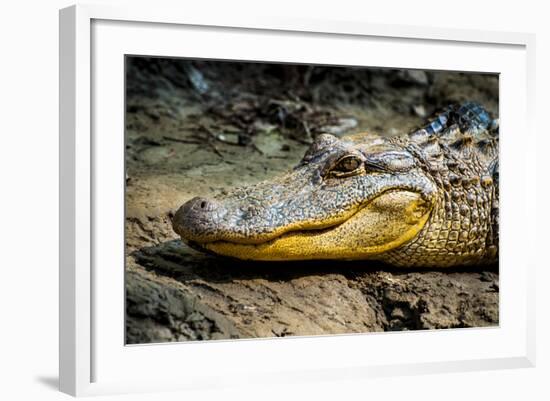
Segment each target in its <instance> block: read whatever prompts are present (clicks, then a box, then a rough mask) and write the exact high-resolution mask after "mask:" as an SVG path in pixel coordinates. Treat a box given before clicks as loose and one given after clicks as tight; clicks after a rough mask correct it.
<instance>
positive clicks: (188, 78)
mask: <svg viewBox="0 0 550 401" xmlns="http://www.w3.org/2000/svg"><path fill="white" fill-rule="evenodd" d="M126 83H127V90H126V96H127V113H126V167H127V172H126V174H127V177H126V181H127V188H126V298H127V317H126V340H127V343H129V344H135V343H150V342H166V341H187V340H215V339H227V338H250V337H274V336H277V337H281V336H288V335H316V334H337V333H360V332H371V331H386V330H417V329H440V328H460V327H479V326H492V325H497V324H498V316H499V314H498V299H499V286H498V282H499V280H498V278H499V277H498V267H497V266H490V267H484V268H469V269H466V268H464V269H453V270H448V269H446V270H438V269H415V270H410V269H409V270H398V269H395V268H392V267H390V266H386V265H383V264H381V263H377V262H366V261H365V262H307V263H297V262H292V263H251V262H247V263H244V262H236V261H233V260H226V259H224V258H219V257H214V256H209V255H204V254H202V253H199V252H197V251H194V250H192V249H191V248H189V247H187V246H186V245H185V244H183V243H182V242H181V241H180V240H179V239H178V237H177V235H176V234H175V233H174V232H173V231H172V228H171V223H170V219H171V217H172V216H173V214H174V212H175V211H176V210H177V208H178V207H179V206H180V205H181V204H182V203H184V202H185V201H187V200H189V199H190V198H192V197H194V196H210V195H212V194H215V193H217V192H219V191H221V190H222V189H224V188H228V187H232V186H238V185H239V186H240V185H246V184H249V183H255V182H258V181H261V180H264V179H268V178H269V177H272V176H274V175H277V174H278V173H280V172H282V171H285V170H287V169H289V168H291V167H292V166H294V165H295V164H296V163H297V162H298V161H299V160H300V159H301V157H302V156H303V153H304V152H305V150H306V149H307V147H308V143H310V142H311V140H312V138H314V137H315V135H317V134H319V133H322V132H330V133H333V134H335V135H345V134H348V133H353V132H357V131H373V132H376V133H379V134H383V135H397V134H400V133H404V132H407V131H410V130H411V129H413V128H414V127H416V126H419V125H421V124H422V123H423V122H424V121H425V119H426V118H427V117H429V116H430V115H431V114H432V113H433V112H434V111H435V110H437V109H438V108H440V107H443V106H445V105H446V104H448V103H450V102H455V101H464V100H473V101H478V102H480V103H481V104H483V105H484V106H485V107H486V108H487V109H488V110H489V111H490V112H491V113H492V114H493V115H494V116H495V117H496V116H497V112H498V77H496V76H493V75H483V74H460V73H439V72H424V71H400V70H366V69H342V68H328V67H309V66H284V65H277V64H272V65H263V64H251V63H248V64H245V63H221V62H208V61H200V62H199V61H186V60H167V59H148V58H137V57H133V58H128V59H127V63H126Z"/></svg>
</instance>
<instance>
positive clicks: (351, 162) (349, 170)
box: [331, 156, 363, 177]
mask: <svg viewBox="0 0 550 401" xmlns="http://www.w3.org/2000/svg"><path fill="white" fill-rule="evenodd" d="M362 163H363V161H362V160H361V159H360V158H359V157H357V156H344V157H343V158H341V159H340V160H338V162H337V163H336V164H335V165H334V167H332V169H331V173H332V174H334V175H335V176H337V177H343V176H349V175H353V174H354V173H356V172H358V171H359V168H360V167H361V164H362Z"/></svg>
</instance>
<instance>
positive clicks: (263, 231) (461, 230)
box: [60, 6, 536, 395]
mask: <svg viewBox="0 0 550 401" xmlns="http://www.w3.org/2000/svg"><path fill="white" fill-rule="evenodd" d="M533 58H534V37H533V36H532V35H528V34H517V33H514V34H511V33H502V32H478V31H466V30H448V29H434V28H424V27H402V26H379V25H372V24H368V23H357V22H354V23H353V22H349V23H348V22H346V23H338V22H333V21H332V22H330V21H312V20H307V21H304V20H293V19H292V18H288V19H269V18H267V19H266V18H258V17H257V16H247V17H242V19H240V20H236V19H234V18H227V17H223V16H216V15H215V14H214V15H208V16H207V15H187V14H185V13H183V12H181V13H180V12H177V11H175V12H170V13H168V12H165V11H159V10H153V9H140V8H127V9H113V8H109V7H105V6H73V7H70V8H67V9H63V10H61V12H60V187H61V189H60V203H61V205H60V210H61V221H60V243H61V245H60V246H61V248H60V388H61V390H62V391H64V392H67V393H70V394H73V395H92V394H110V393H127V392H141V391H157V390H158V391H160V390H162V391H166V390H172V389H173V390H176V389H178V390H182V389H199V388H209V387H220V386H225V385H232V386H235V385H240V384H245V383H247V382H250V381H254V382H257V383H281V382H282V383H284V382H288V383H290V382H293V381H295V380H300V381H304V380H310V381H314V380H328V379H338V378H344V377H346V378H350V377H351V378H356V379H357V380H360V379H362V378H366V377H376V376H387V375H402V374H421V373H430V372H440V371H445V372H449V371H466V370H481V369H501V368H511V367H529V366H533V365H534V350H535V342H534V312H533V311H534V279H533V275H532V273H533V270H534V265H535V263H536V261H535V259H534V256H533V255H534V253H533V252H531V243H530V240H529V237H528V236H525V235H524V234H522V233H525V232H534V228H533V227H534V224H535V216H536V212H535V210H534V209H533V207H532V206H531V202H530V198H531V197H532V194H530V193H529V191H528V190H527V188H533V187H535V182H534V177H533V176H532V175H530V174H529V171H532V170H534V163H535V158H534V152H535V151H534V149H533V147H526V146H522V143H525V142H526V141H528V142H531V143H534V132H533V131H532V128H531V121H532V113H533V109H534V108H533V104H532V102H533V87H534V63H533Z"/></svg>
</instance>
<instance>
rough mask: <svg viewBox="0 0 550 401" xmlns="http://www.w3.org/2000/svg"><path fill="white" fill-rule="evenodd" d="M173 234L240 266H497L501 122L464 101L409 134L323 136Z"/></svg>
mask: <svg viewBox="0 0 550 401" xmlns="http://www.w3.org/2000/svg"><path fill="white" fill-rule="evenodd" d="M173 226H174V229H175V231H176V232H177V233H178V234H180V235H181V237H182V239H183V240H184V241H185V242H187V243H189V244H190V245H191V246H193V247H196V248H198V249H201V250H206V251H208V252H213V253H217V254H221V255H226V256H231V257H236V258H240V259H252V260H301V259H376V260H381V261H384V262H387V263H390V264H393V265H397V266H411V267H412V266H434V267H448V266H456V265H472V264H487V263H494V262H495V261H496V260H497V259H498V121H497V120H493V119H491V118H490V116H489V114H488V113H487V112H486V111H485V110H484V109H483V108H482V107H481V106H480V105H478V104H476V103H473V102H466V103H464V104H462V105H452V106H449V107H447V108H446V109H444V110H443V111H442V112H441V113H439V114H437V115H436V116H435V118H433V119H432V120H430V121H429V122H428V123H427V124H426V125H425V126H423V127H422V128H420V129H417V130H415V131H413V132H412V133H410V134H407V135H403V136H398V137H393V138H382V137H379V136H375V135H371V134H367V133H359V134H355V135H351V136H347V137H344V138H341V139H340V138H336V137H334V136H332V135H320V136H319V137H317V138H316V140H315V142H314V143H313V144H312V145H311V147H310V148H309V149H308V151H307V152H306V154H305V155H304V158H303V159H302V161H301V162H300V164H299V165H298V166H296V167H295V168H294V169H293V170H292V171H290V172H288V173H287V174H285V175H282V176H279V177H277V178H275V179H273V180H270V181H266V182H263V183H259V184H256V185H253V186H249V187H245V188H237V189H235V190H233V191H230V192H226V193H225V194H223V195H220V196H218V197H216V198H214V199H204V198H194V199H192V200H190V201H189V202H187V203H185V204H184V205H183V206H182V207H181V208H180V209H179V210H178V212H177V213H176V215H175V217H174V220H173Z"/></svg>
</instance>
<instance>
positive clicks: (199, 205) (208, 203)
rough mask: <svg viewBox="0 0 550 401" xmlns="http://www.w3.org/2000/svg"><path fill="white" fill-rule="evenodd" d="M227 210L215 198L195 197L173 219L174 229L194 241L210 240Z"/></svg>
mask: <svg viewBox="0 0 550 401" xmlns="http://www.w3.org/2000/svg"><path fill="white" fill-rule="evenodd" d="M224 215H225V210H224V207H223V205H222V204H221V203H220V202H218V201H216V200H213V199H207V198H202V197H195V198H193V199H191V200H189V201H187V202H186V203H184V204H183V205H182V206H181V207H180V208H179V209H178V211H177V212H176V214H175V216H174V218H173V219H172V226H173V228H174V231H175V232H177V233H178V234H179V235H181V236H182V237H183V238H186V239H189V240H192V241H208V240H212V239H214V238H209V237H211V236H213V235H214V233H215V232H216V229H217V228H218V226H219V223H220V222H221V220H222V218H223V216H224Z"/></svg>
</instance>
